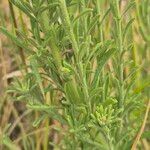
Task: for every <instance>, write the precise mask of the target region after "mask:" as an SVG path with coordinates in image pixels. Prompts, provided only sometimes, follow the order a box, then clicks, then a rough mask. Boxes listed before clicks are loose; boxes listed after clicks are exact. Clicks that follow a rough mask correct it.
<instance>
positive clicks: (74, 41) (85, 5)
mask: <svg viewBox="0 0 150 150" xmlns="http://www.w3.org/2000/svg"><path fill="white" fill-rule="evenodd" d="M11 2H12V3H13V4H14V6H16V7H17V8H18V9H19V10H21V11H22V12H23V13H24V14H26V16H27V17H28V18H29V20H30V27H29V29H28V31H29V32H30V34H27V35H24V33H22V31H18V32H20V34H21V35H23V36H21V37H20V36H17V35H14V34H13V33H10V32H9V31H8V30H7V29H5V28H4V27H1V28H0V31H1V32H2V33H4V34H5V35H6V36H7V37H9V38H11V40H12V41H13V42H14V43H15V44H16V45H18V46H19V47H22V48H23V50H24V52H25V53H26V56H27V61H28V62H29V63H28V66H26V67H27V68H28V72H26V74H25V75H24V76H23V79H16V80H14V82H13V83H12V86H11V87H10V88H9V89H8V92H9V93H14V94H15V97H14V99H15V100H19V101H20V100H21V101H25V102H26V105H27V108H28V109H31V110H33V111H35V112H36V113H38V114H39V117H38V118H37V119H35V121H33V126H34V127H38V126H39V124H41V123H42V122H44V121H45V120H47V119H48V120H49V123H52V120H55V121H56V120H57V122H59V124H61V125H60V126H59V127H58V130H57V133H56V134H57V135H58V136H59V142H57V143H55V140H53V139H52V140H49V143H50V145H51V146H53V147H54V148H56V149H67V150H68V149H86V150H87V149H89V150H90V149H102V150H107V149H109V150H111V149H114V150H117V149H118V150H119V149H124V150H128V149H130V147H131V145H132V142H133V140H134V138H135V136H136V133H137V130H138V128H139V127H140V125H141V124H140V122H141V120H142V117H143V116H142V115H140V114H141V112H143V109H144V105H143V103H144V101H142V99H143V97H144V96H143V95H142V94H141V92H142V90H141V91H138V89H137V90H136V84H135V82H136V81H137V80H138V78H136V73H137V71H136V70H135V69H134V68H133V66H132V63H131V64H130V63H129V62H130V61H131V58H130V60H129V59H127V60H126V59H125V54H128V55H130V54H131V51H130V50H129V49H132V48H130V47H131V45H132V42H133V41H132V39H131V40H130V41H129V40H128V37H129V36H130V35H129V34H130V32H128V31H130V30H131V26H132V23H133V22H134V19H133V18H132V17H131V16H130V15H129V19H127V20H124V18H125V15H126V14H128V12H129V11H130V10H131V9H132V8H133V6H134V5H135V3H134V2H129V3H128V4H127V5H126V7H125V9H124V10H123V11H121V9H120V6H119V0H113V1H112V0H109V1H107V3H105V1H102V0H101V2H100V1H98V0H97V1H96V0H93V1H92V0H82V1H79V0H77V1H75V0H57V1H56V0H47V1H43V0H36V1H34V0H30V1H24V0H11ZM146 2H147V3H148V0H147V1H146V0H145V1H144V4H145V3H146ZM104 5H106V8H104V7H103V6H104ZM143 7H144V8H145V7H146V8H147V7H148V5H146V4H145V5H144V6H141V5H140V6H139V11H140V12H142V13H140V12H139V13H140V14H139V19H140V20H141V19H143V17H142V16H143V15H148V11H149V9H148V8H147V9H146V10H147V11H146V10H145V9H144V8H143ZM144 11H146V12H144ZM145 13H146V14H145ZM111 16H113V19H112V20H111V25H110V26H111V27H110V28H111V29H110V30H109V31H110V33H107V31H106V33H105V30H106V29H107V25H108V24H109V19H110V18H111ZM127 18H128V17H127ZM124 22H125V23H124ZM142 23H143V24H142V25H141V26H140V31H141V33H142V34H141V35H142V36H143V38H144V40H145V41H146V42H148V41H150V40H149V37H148V34H146V31H147V30H149V29H148V28H146V26H147V27H148V23H149V20H148V19H147V20H144V21H142ZM107 34H108V36H107ZM108 37H109V38H108ZM126 61H127V62H126ZM110 64H111V66H110ZM126 67H128V68H130V69H129V72H128V73H125V69H126ZM146 86H148V85H146ZM137 91H138V94H137ZM47 95H48V96H49V97H48V98H47ZM47 99H50V100H47ZM135 127H136V128H135ZM134 128H135V129H134ZM147 134H148V133H147ZM147 134H146V133H145V134H144V135H143V136H147ZM4 141H5V145H6V144H7V145H8V146H10V145H9V143H8V142H7V141H8V140H4Z"/></svg>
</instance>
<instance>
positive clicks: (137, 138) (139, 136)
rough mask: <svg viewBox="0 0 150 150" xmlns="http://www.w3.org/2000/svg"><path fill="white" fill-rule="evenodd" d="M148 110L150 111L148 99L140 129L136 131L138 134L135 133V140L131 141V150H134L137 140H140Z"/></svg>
mask: <svg viewBox="0 0 150 150" xmlns="http://www.w3.org/2000/svg"><path fill="white" fill-rule="evenodd" d="M149 111H150V100H149V102H148V105H147V109H146V112H145V116H144V120H143V123H142V126H141V129H140V130H139V132H138V134H137V136H136V138H135V140H134V142H133V145H132V148H131V150H136V147H137V145H138V142H139V141H140V138H141V136H142V133H143V132H144V129H145V126H146V121H147V118H148V113H149Z"/></svg>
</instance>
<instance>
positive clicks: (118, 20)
mask: <svg viewBox="0 0 150 150" xmlns="http://www.w3.org/2000/svg"><path fill="white" fill-rule="evenodd" d="M116 8H117V16H116V17H117V18H116V25H117V33H118V35H117V36H118V37H117V45H118V50H119V56H118V62H119V66H118V71H119V83H120V89H119V107H120V108H123V99H124V85H123V81H124V79H123V59H122V52H123V39H122V18H121V12H120V8H119V0H116Z"/></svg>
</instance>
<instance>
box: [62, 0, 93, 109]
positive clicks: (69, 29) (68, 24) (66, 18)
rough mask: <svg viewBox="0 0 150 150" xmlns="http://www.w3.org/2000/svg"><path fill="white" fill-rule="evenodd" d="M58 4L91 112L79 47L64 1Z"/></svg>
mask: <svg viewBox="0 0 150 150" xmlns="http://www.w3.org/2000/svg"><path fill="white" fill-rule="evenodd" d="M59 2H60V9H61V13H62V17H63V22H64V27H65V29H66V31H67V33H68V35H69V38H70V40H71V43H72V47H73V50H74V55H75V60H76V63H77V68H78V70H79V74H80V76H81V79H82V86H83V92H84V95H85V100H86V101H87V102H88V105H89V111H90V112H91V103H90V101H89V94H88V87H87V83H86V78H85V77H86V75H85V74H84V73H83V70H84V69H83V64H82V62H81V60H79V57H78V55H79V47H78V43H77V41H76V39H75V35H74V32H73V28H72V26H71V21H70V17H69V14H68V11H67V6H66V1H65V0H59Z"/></svg>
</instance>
